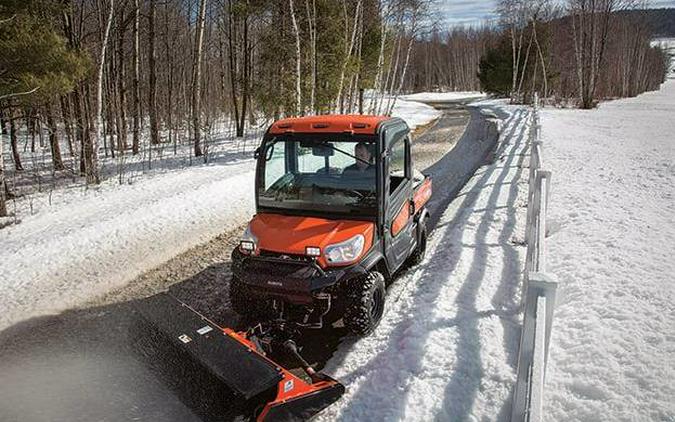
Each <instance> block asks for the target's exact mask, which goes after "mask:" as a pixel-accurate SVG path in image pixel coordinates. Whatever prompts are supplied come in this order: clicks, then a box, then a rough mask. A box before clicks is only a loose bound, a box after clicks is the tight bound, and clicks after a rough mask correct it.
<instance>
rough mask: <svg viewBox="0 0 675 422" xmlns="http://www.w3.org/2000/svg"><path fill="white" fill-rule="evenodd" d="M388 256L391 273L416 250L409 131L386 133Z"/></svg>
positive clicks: (386, 227)
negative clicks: (413, 249)
mask: <svg viewBox="0 0 675 422" xmlns="http://www.w3.org/2000/svg"><path fill="white" fill-rule="evenodd" d="M385 144H386V151H385V172H384V177H385V183H384V185H385V210H386V211H385V221H384V239H385V255H386V257H387V261H388V264H389V268H390V271H392V272H393V271H395V270H396V269H398V268H399V267H400V266H401V265H402V264H403V262H404V261H405V260H406V258H407V257H408V255H409V253H410V251H411V250H412V248H414V244H413V243H414V241H415V238H414V230H413V229H414V224H413V217H414V215H413V214H414V209H413V208H412V207H413V206H414V205H413V202H412V199H413V189H412V174H411V173H412V172H411V170H410V139H409V137H408V128H407V127H405V126H401V127H400V128H397V129H393V128H392V130H389V129H388V130H387V132H386V133H385Z"/></svg>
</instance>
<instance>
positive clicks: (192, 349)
mask: <svg viewBox="0 0 675 422" xmlns="http://www.w3.org/2000/svg"><path fill="white" fill-rule="evenodd" d="M409 132H410V130H409V129H408V126H407V125H406V124H405V122H404V121H403V120H401V119H398V118H390V117H374V116H360V115H358V116H316V117H303V118H295V119H284V120H281V121H278V122H276V123H274V124H273V125H272V126H271V127H270V128H269V130H268V131H267V133H266V134H265V137H264V139H263V140H262V144H261V146H260V147H259V148H258V149H257V150H256V157H257V160H258V161H257V170H256V194H255V195H256V207H257V213H256V215H255V216H254V217H253V219H252V220H251V222H250V223H249V225H248V228H247V229H246V231H245V233H244V236H243V239H242V240H241V243H240V245H239V246H238V247H237V248H236V249H235V250H234V252H233V253H232V272H233V278H232V283H231V285H230V299H231V303H232V307H233V308H234V310H235V311H236V312H238V313H240V314H243V315H247V316H251V317H254V319H253V321H254V323H253V324H251V328H248V329H245V330H243V331H239V332H235V331H233V330H231V329H229V328H224V327H220V326H218V325H217V324H216V323H215V322H213V321H211V320H209V319H207V318H205V317H204V316H202V315H201V314H199V313H198V312H196V311H195V310H193V309H192V308H191V307H190V306H188V305H187V304H185V303H183V302H182V301H180V300H179V299H177V298H175V297H173V296H172V295H171V294H170V293H161V294H158V295H155V296H152V297H150V298H147V299H144V300H142V301H139V303H138V305H137V309H138V314H139V315H140V316H141V319H140V322H141V324H139V326H140V327H142V329H141V330H140V331H138V332H137V333H135V335H134V343H135V344H136V345H142V344H145V343H148V340H150V341H149V343H152V344H153V347H152V348H146V347H140V351H141V352H142V354H143V355H146V356H147V350H148V349H154V350H161V351H160V352H159V353H154V352H153V353H152V354H151V361H155V362H156V361H162V362H167V363H171V364H172V369H170V370H169V371H168V372H169V373H170V374H171V377H172V378H181V379H184V380H185V382H186V383H187V384H189V385H188V387H189V388H188V389H190V388H191V389H194V383H193V382H192V381H190V379H196V380H202V381H203V380H208V382H207V384H208V385H210V386H215V385H216V384H217V385H222V386H223V389H222V390H223V391H225V393H223V394H220V393H218V394H217V396H218V398H219V399H222V400H227V403H229V404H231V405H229V404H228V406H229V407H231V408H232V415H230V416H233V415H234V417H235V419H236V418H237V417H239V416H240V415H241V416H244V417H247V418H251V419H255V420H257V421H259V422H260V421H287V420H304V419H307V418H310V417H312V416H313V415H315V414H316V413H317V412H319V411H321V410H322V409H324V408H325V407H326V406H329V405H330V404H331V403H333V402H335V401H336V400H338V399H339V398H340V396H342V394H343V393H344V391H345V389H344V386H343V385H342V384H340V383H339V382H338V381H336V380H334V379H332V378H330V377H329V376H327V375H324V374H321V373H318V372H315V370H314V369H313V368H312V367H311V366H310V365H309V364H308V363H307V362H306V361H305V360H304V359H303V358H302V356H301V355H300V353H299V347H298V345H297V344H296V341H300V340H301V337H302V329H303V328H320V327H322V326H324V325H326V324H328V323H332V322H336V321H338V320H339V319H342V320H343V321H344V324H345V326H346V327H348V328H349V329H350V330H351V331H352V332H353V333H355V334H357V335H367V334H369V333H371V332H372V331H373V330H374V329H375V327H376V326H377V324H378V323H379V321H380V319H381V318H382V314H383V312H384V300H385V282H386V281H387V280H391V278H392V276H393V274H395V273H396V271H397V270H398V269H399V268H401V267H402V266H404V264H405V263H406V262H412V263H416V262H419V261H421V260H422V258H423V257H424V253H425V250H426V239H427V227H426V224H427V219H428V218H429V212H428V211H427V209H426V207H425V205H426V203H427V201H428V200H429V198H430V197H431V180H430V179H429V178H428V177H425V176H422V175H421V174H420V173H418V172H415V171H414V170H413V168H412V160H411V154H410V136H409ZM157 345H160V349H157V348H156V346H157ZM157 358H161V359H157ZM179 371H180V372H179ZM177 374H179V375H180V376H177ZM218 391H220V390H218ZM226 395H227V396H228V397H227V398H226V397H225V396H226ZM223 417H224V416H223ZM225 419H227V418H225Z"/></svg>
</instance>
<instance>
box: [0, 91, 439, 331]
mask: <svg viewBox="0 0 675 422" xmlns="http://www.w3.org/2000/svg"><path fill="white" fill-rule="evenodd" d="M439 114H440V113H439V112H438V111H436V110H435V109H433V108H432V107H429V106H427V105H424V104H421V103H415V102H410V101H399V102H398V104H397V106H396V108H395V109H394V115H395V116H399V117H402V118H403V119H405V120H406V121H408V123H409V124H410V126H411V127H415V126H416V125H420V124H425V123H427V122H429V121H431V120H433V119H434V118H436V117H437V116H438V115H439ZM224 136H225V135H223V134H216V137H217V138H219V139H220V138H223V137H224ZM253 142H256V141H253ZM188 147H189V146H188ZM218 148H219V149H218V150H217V151H216V150H214V151H212V152H211V154H212V156H213V158H212V160H213V161H212V162H211V163H209V164H208V165H205V164H201V163H194V165H193V166H192V167H183V168H180V166H179V164H180V163H178V162H177V163H173V164H171V165H170V166H169V168H168V169H167V168H164V169H158V170H152V171H147V172H145V173H138V174H137V175H135V176H134V182H133V184H124V185H119V184H118V182H117V180H116V179H115V178H111V179H108V180H106V181H104V182H103V183H102V184H101V185H100V186H98V187H94V188H89V189H86V190H85V189H83V188H82V187H68V188H60V189H56V190H54V191H53V192H51V193H41V194H34V195H31V196H30V197H27V198H23V199H21V200H19V201H17V206H18V207H19V208H22V209H24V210H25V211H26V212H24V213H21V214H20V218H21V220H22V221H21V222H20V223H19V224H16V225H11V226H9V227H5V228H3V229H0V245H2V248H0V274H2V278H1V279H0V296H1V297H2V303H3V306H2V312H0V330H2V329H4V328H6V327H8V326H10V325H12V324H13V323H16V322H17V321H20V320H23V319H28V318H30V317H33V316H38V315H44V314H50V313H56V312H60V311H63V310H65V309H68V308H71V307H75V306H78V305H81V304H83V303H85V302H87V301H89V300H91V299H93V298H95V297H97V296H99V295H102V294H105V293H106V292H109V291H111V290H113V289H116V288H120V287H123V286H124V285H125V284H127V283H128V282H130V281H131V280H133V279H134V278H136V277H137V276H138V275H140V274H142V273H143V272H145V271H148V270H150V269H152V268H155V267H157V266H159V265H161V264H162V263H163V262H165V261H167V260H168V259H170V258H172V257H174V256H176V255H178V254H180V253H183V252H185V251H187V250H188V249H190V248H191V247H193V246H196V245H198V244H200V243H203V242H206V241H208V240H209V239H211V238H213V237H215V236H216V235H218V234H220V233H223V232H225V231H228V230H231V229H235V228H237V227H240V226H241V225H243V224H245V223H246V221H247V220H248V219H249V218H250V216H251V215H252V214H253V213H254V196H253V179H254V166H255V164H254V162H253V160H252V159H251V158H250V154H248V155H244V154H241V153H239V152H237V151H238V150H239V149H240V148H239V146H237V145H236V142H235V141H232V142H231V144H228V143H227V142H224V143H223V142H220V144H219V146H218ZM8 150H9V149H8ZM249 150H250V148H249ZM174 164H175V166H174ZM172 166H174V167H172ZM29 210H30V211H29Z"/></svg>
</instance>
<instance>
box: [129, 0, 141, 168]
mask: <svg viewBox="0 0 675 422" xmlns="http://www.w3.org/2000/svg"><path fill="white" fill-rule="evenodd" d="M140 20H141V9H140V6H139V5H138V0H134V31H133V36H134V53H133V61H134V79H133V82H132V90H133V103H134V107H133V109H134V110H133V113H134V123H133V125H134V127H133V135H132V137H133V138H132V139H133V140H132V145H131V151H132V153H133V154H134V155H136V154H138V152H139V150H140V146H139V144H140V124H141V88H140V85H139V80H140V76H139V74H140V52H139V50H140V42H139V41H140V40H139V32H138V25H139V23H140Z"/></svg>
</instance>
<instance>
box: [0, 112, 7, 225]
mask: <svg viewBox="0 0 675 422" xmlns="http://www.w3.org/2000/svg"><path fill="white" fill-rule="evenodd" d="M3 117H4V114H3ZM3 123H4V119H3ZM3 129H4V125H3ZM4 145H5V132H4V130H3V131H0V217H7V197H6V192H7V184H6V183H5V160H4V156H5V153H4V151H3V147H4Z"/></svg>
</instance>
